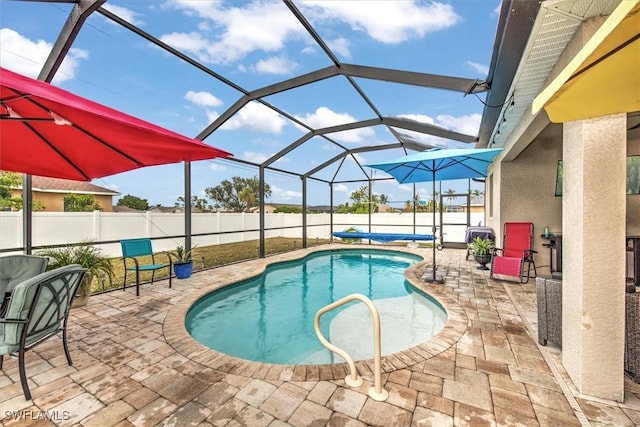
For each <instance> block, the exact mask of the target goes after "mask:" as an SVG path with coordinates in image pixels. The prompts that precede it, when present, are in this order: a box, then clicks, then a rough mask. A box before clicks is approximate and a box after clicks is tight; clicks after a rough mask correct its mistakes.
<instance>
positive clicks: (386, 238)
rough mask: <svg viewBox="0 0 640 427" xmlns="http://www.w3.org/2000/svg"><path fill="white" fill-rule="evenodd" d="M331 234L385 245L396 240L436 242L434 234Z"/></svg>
mask: <svg viewBox="0 0 640 427" xmlns="http://www.w3.org/2000/svg"><path fill="white" fill-rule="evenodd" d="M331 234H333V235H334V236H335V237H339V238H341V239H369V240H373V241H376V242H385V243H386V242H393V241H395V240H411V241H414V240H424V241H431V240H434V239H433V234H402V233H366V232H364V231H334V232H333V233H331Z"/></svg>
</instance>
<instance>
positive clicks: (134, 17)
mask: <svg viewBox="0 0 640 427" xmlns="http://www.w3.org/2000/svg"><path fill="white" fill-rule="evenodd" d="M102 7H104V8H105V9H107V10H108V11H109V12H111V13H113V14H115V15H118V16H119V17H120V18H122V19H124V20H126V21H128V22H130V23H132V24H133V25H135V26H138V27H141V26H143V25H144V21H142V20H139V19H138V16H140V14H139V13H138V12H134V11H133V10H131V9H127V8H126V7H121V6H116V5H114V4H111V3H108V2H107V3H104V5H103V6H102ZM106 21H107V22H109V23H111V24H114V25H118V24H116V23H115V22H113V21H112V20H111V19H106Z"/></svg>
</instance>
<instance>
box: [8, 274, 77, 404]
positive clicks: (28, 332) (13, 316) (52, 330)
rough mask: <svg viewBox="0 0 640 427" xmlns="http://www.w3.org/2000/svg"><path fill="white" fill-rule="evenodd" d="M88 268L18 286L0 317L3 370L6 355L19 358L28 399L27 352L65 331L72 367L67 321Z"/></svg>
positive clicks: (66, 350) (68, 355)
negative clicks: (74, 298)
mask: <svg viewBox="0 0 640 427" xmlns="http://www.w3.org/2000/svg"><path fill="white" fill-rule="evenodd" d="M85 272H86V269H84V268H82V267H81V266H80V265H77V264H72V265H67V266H64V267H60V268H57V269H55V270H51V271H47V272H45V273H42V274H39V275H37V276H35V277H32V278H30V279H27V280H25V281H22V282H20V283H18V284H17V285H16V286H15V288H14V289H13V292H12V293H11V299H10V300H9V304H8V306H7V312H6V315H5V316H4V317H1V318H0V369H2V362H3V357H4V355H17V357H18V370H19V372H20V383H21V384H22V391H23V393H24V397H25V399H27V400H31V392H30V391H29V385H28V384H27V375H26V369H25V360H24V355H25V353H26V352H27V351H28V350H30V349H32V348H33V347H35V346H37V345H38V344H40V343H42V342H44V341H46V340H47V339H49V338H51V337H53V336H54V335H57V334H58V333H60V332H62V345H63V347H64V353H65V356H66V357H67V362H68V363H69V366H71V365H72V364H73V362H72V361H71V354H69V346H68V344H67V320H68V318H69V309H70V307H71V302H72V301H73V296H74V295H75V294H76V291H77V290H78V286H80V282H81V281H82V278H83V277H84V274H85Z"/></svg>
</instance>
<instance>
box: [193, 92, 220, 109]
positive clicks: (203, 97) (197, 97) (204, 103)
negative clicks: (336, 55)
mask: <svg viewBox="0 0 640 427" xmlns="http://www.w3.org/2000/svg"><path fill="white" fill-rule="evenodd" d="M184 99H186V100H187V101H190V102H192V103H194V104H196V105H198V106H201V107H220V106H221V105H222V104H223V102H222V101H221V100H220V99H219V98H216V97H215V96H214V95H212V94H210V93H209V92H194V91H192V90H190V91H188V92H187V93H186V95H185V96H184Z"/></svg>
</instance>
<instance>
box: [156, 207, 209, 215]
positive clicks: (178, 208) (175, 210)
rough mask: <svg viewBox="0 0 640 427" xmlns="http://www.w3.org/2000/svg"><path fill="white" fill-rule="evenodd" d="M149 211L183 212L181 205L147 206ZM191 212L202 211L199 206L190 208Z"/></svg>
mask: <svg viewBox="0 0 640 427" xmlns="http://www.w3.org/2000/svg"><path fill="white" fill-rule="evenodd" d="M149 212H161V213H184V207H182V206H153V207H151V208H149ZM191 213H204V211H203V210H202V209H200V208H195V207H192V208H191Z"/></svg>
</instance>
